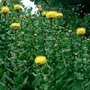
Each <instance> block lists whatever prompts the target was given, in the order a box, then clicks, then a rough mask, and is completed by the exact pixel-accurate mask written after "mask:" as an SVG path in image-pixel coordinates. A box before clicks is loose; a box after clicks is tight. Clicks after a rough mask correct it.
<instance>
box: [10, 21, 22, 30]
mask: <svg viewBox="0 0 90 90" xmlns="http://www.w3.org/2000/svg"><path fill="white" fill-rule="evenodd" d="M11 28H12V29H14V30H17V29H19V28H20V23H17V22H14V23H12V24H11Z"/></svg>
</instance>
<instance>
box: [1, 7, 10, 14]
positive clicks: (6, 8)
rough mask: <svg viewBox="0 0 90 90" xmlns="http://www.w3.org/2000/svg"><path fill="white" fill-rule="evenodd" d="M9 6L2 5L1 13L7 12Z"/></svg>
mask: <svg viewBox="0 0 90 90" xmlns="http://www.w3.org/2000/svg"><path fill="white" fill-rule="evenodd" d="M9 11H10V10H9V7H8V6H3V7H2V8H1V12H2V13H9Z"/></svg>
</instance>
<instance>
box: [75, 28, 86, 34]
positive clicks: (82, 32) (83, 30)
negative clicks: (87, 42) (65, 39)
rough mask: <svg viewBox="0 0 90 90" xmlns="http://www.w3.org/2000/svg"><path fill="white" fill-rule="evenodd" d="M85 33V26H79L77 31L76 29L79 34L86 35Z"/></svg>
mask: <svg viewBox="0 0 90 90" xmlns="http://www.w3.org/2000/svg"><path fill="white" fill-rule="evenodd" d="M85 33H86V28H84V27H80V28H77V31H76V34H77V35H84V34H85Z"/></svg>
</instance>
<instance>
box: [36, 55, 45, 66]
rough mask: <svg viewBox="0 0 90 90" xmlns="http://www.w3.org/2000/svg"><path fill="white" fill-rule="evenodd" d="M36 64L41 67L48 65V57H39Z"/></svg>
mask: <svg viewBox="0 0 90 90" xmlns="http://www.w3.org/2000/svg"><path fill="white" fill-rule="evenodd" d="M35 63H36V64H39V65H43V64H45V63H46V57H45V56H37V57H36V58H35Z"/></svg>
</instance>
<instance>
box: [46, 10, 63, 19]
mask: <svg viewBox="0 0 90 90" xmlns="http://www.w3.org/2000/svg"><path fill="white" fill-rule="evenodd" d="M62 16H63V13H58V12H56V11H48V12H47V13H46V17H47V18H60V17H62Z"/></svg>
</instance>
